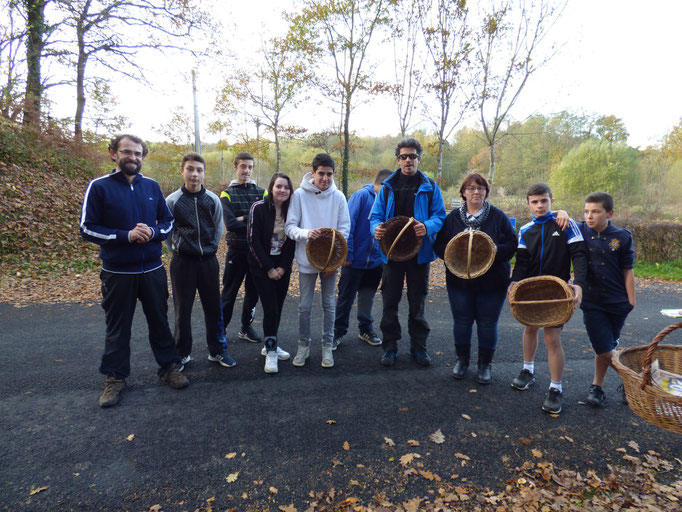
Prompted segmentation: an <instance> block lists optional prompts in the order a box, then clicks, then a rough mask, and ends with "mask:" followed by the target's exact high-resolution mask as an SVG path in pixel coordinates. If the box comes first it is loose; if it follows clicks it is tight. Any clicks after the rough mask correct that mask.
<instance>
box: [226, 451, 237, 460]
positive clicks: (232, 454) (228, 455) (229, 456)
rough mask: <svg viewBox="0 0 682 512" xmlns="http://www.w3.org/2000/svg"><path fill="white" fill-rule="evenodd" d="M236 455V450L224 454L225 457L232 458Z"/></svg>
mask: <svg viewBox="0 0 682 512" xmlns="http://www.w3.org/2000/svg"><path fill="white" fill-rule="evenodd" d="M236 456H237V452H230V453H228V454H227V455H225V458H226V459H234V458H235V457H236Z"/></svg>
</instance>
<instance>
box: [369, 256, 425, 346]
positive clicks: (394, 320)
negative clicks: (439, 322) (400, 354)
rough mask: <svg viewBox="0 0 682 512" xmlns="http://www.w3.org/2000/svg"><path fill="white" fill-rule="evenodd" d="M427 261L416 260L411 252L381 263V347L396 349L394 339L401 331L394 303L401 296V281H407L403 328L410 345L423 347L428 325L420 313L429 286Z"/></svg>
mask: <svg viewBox="0 0 682 512" xmlns="http://www.w3.org/2000/svg"><path fill="white" fill-rule="evenodd" d="M429 267H430V264H429V263H421V264H419V263H417V257H416V256H415V257H414V258H412V259H411V260H408V261H389V262H388V263H386V264H384V273H383V277H382V279H381V282H382V284H381V296H382V298H383V302H384V312H383V316H382V318H381V334H382V335H383V342H382V344H381V346H382V348H383V349H384V351H387V350H396V351H397V350H398V340H399V339H400V336H401V334H402V332H401V329H400V320H399V318H398V306H399V305H400V299H402V296H403V283H404V282H405V281H407V302H408V304H409V315H408V318H407V331H408V333H409V335H410V348H412V347H418V348H422V349H426V338H428V336H429V332H430V331H431V328H430V327H429V323H428V322H427V321H426V317H425V316H424V303H425V302H426V294H427V293H428V289H429Z"/></svg>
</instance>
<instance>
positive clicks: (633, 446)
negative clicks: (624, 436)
mask: <svg viewBox="0 0 682 512" xmlns="http://www.w3.org/2000/svg"><path fill="white" fill-rule="evenodd" d="M628 446H629V447H630V448H632V449H633V450H635V451H636V452H637V453H639V445H638V444H637V443H636V442H634V441H630V442H629V443H628Z"/></svg>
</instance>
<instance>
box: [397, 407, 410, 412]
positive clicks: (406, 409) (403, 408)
mask: <svg viewBox="0 0 682 512" xmlns="http://www.w3.org/2000/svg"><path fill="white" fill-rule="evenodd" d="M407 411H409V409H408V408H407V407H400V408H399V409H398V412H407Z"/></svg>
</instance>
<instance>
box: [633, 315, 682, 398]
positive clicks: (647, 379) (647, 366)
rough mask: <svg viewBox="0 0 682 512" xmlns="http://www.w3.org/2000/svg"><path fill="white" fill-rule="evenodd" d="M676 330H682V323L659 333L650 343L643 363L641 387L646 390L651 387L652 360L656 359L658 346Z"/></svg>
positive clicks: (670, 326)
mask: <svg viewBox="0 0 682 512" xmlns="http://www.w3.org/2000/svg"><path fill="white" fill-rule="evenodd" d="M675 329H682V322H681V323H678V324H672V325H669V326H668V327H666V328H665V329H663V330H662V331H661V332H659V333H658V334H657V335H656V337H655V338H654V339H653V340H651V343H649V349H648V350H647V351H646V357H645V358H644V362H643V363H642V370H643V373H642V384H641V387H642V389H644V388H645V387H646V386H649V385H651V360H652V359H653V358H654V352H655V351H656V349H657V348H658V344H659V343H660V342H661V341H662V340H663V338H665V337H666V336H667V335H668V334H670V333H671V332H673V331H674V330H675Z"/></svg>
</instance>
